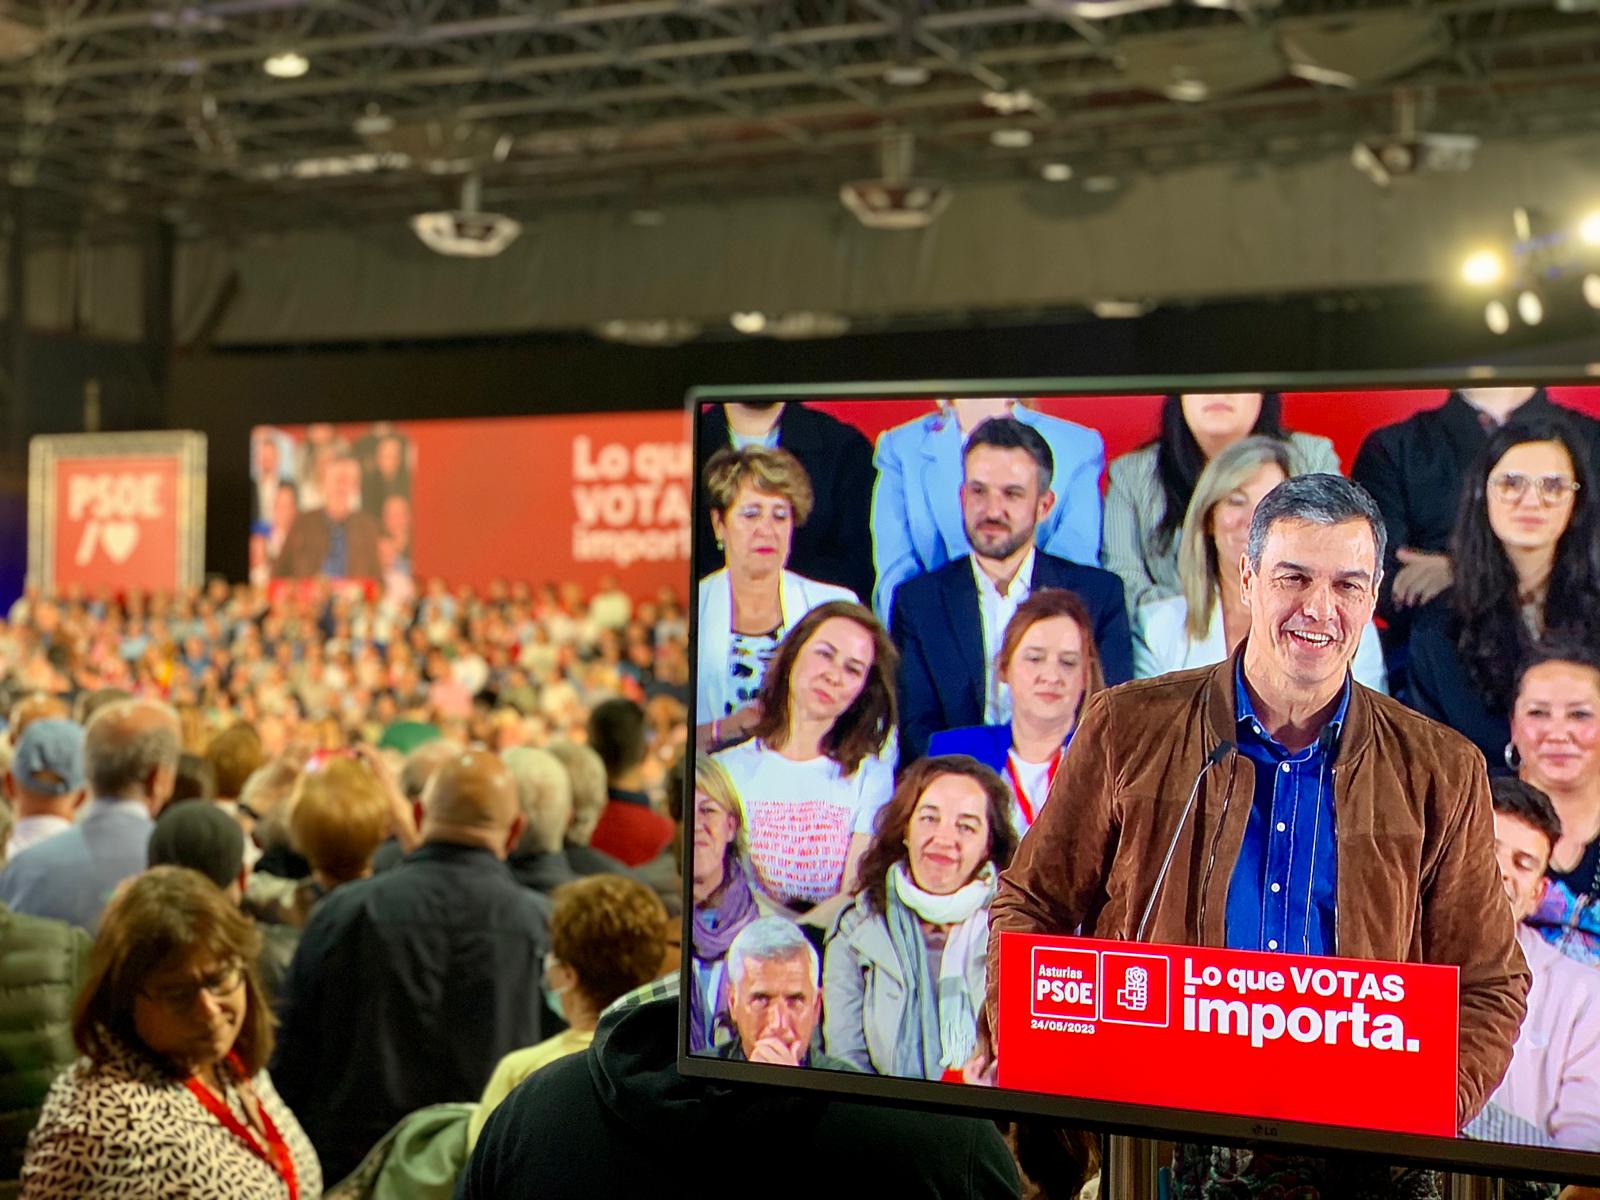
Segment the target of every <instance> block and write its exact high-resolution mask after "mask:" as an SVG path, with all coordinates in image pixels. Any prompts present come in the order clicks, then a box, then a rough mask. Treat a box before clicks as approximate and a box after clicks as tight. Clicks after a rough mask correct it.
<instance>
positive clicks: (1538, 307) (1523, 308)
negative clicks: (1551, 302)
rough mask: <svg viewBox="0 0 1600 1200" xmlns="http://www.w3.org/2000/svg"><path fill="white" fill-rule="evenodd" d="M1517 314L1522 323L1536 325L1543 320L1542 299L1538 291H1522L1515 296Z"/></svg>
mask: <svg viewBox="0 0 1600 1200" xmlns="http://www.w3.org/2000/svg"><path fill="white" fill-rule="evenodd" d="M1517 316H1519V317H1521V318H1522V323H1523V324H1524V325H1537V324H1538V323H1539V322H1540V321H1542V320H1544V301H1543V300H1541V299H1539V293H1538V292H1523V293H1521V294H1520V295H1518V297H1517Z"/></svg>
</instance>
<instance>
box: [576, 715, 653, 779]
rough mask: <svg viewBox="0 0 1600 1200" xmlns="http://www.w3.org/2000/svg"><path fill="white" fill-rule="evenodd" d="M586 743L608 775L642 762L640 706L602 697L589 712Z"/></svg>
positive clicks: (641, 717)
mask: <svg viewBox="0 0 1600 1200" xmlns="http://www.w3.org/2000/svg"><path fill="white" fill-rule="evenodd" d="M589 745H591V746H593V747H594V750H595V753H596V754H598V755H599V756H600V761H601V762H603V763H605V765H606V775H607V776H608V777H610V778H615V777H616V776H618V775H620V774H622V773H623V772H624V771H630V770H632V769H633V768H634V767H637V766H638V765H639V764H640V763H642V762H643V761H644V750H645V747H644V709H642V708H640V707H639V706H638V705H637V704H635V703H634V702H633V701H632V700H623V699H615V700H605V701H602V702H601V703H599V704H597V705H595V707H594V711H593V712H592V713H590V714H589Z"/></svg>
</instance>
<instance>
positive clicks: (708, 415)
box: [694, 403, 877, 604]
mask: <svg viewBox="0 0 1600 1200" xmlns="http://www.w3.org/2000/svg"><path fill="white" fill-rule="evenodd" d="M728 445H730V443H729V441H728V417H727V414H726V413H724V412H723V410H722V407H721V406H720V405H715V406H713V407H711V408H709V409H707V410H706V411H705V412H703V413H701V414H700V433H699V438H698V441H697V443H696V446H695V463H696V465H697V466H698V467H700V468H701V469H704V467H705V464H706V462H707V460H708V459H710V457H711V456H712V455H713V454H715V453H716V452H717V451H718V450H721V449H722V448H723V447H725V446H728ZM778 446H779V447H780V448H781V449H784V450H787V451H788V452H789V453H790V454H792V455H794V456H795V457H796V458H798V459H799V460H800V465H801V466H802V467H804V468H805V469H806V474H808V475H809V476H811V490H812V491H813V492H814V493H815V494H816V504H815V506H814V507H813V508H812V510H811V516H810V519H808V520H807V521H806V523H805V524H804V525H802V526H801V527H800V528H799V529H797V530H795V532H794V546H793V548H792V549H791V550H790V552H789V562H788V564H787V565H788V569H789V570H791V571H794V572H796V573H797V574H800V575H804V576H805V577H806V578H808V579H820V580H821V581H822V582H824V583H836V584H839V585H840V586H841V587H847V588H849V589H850V590H851V591H853V592H854V593H855V594H856V595H857V596H859V597H861V603H863V604H871V603H872V585H873V581H874V580H875V578H876V574H875V572H874V569H873V566H872V484H873V481H874V480H875V479H876V478H877V472H876V471H874V470H873V467H872V443H871V442H869V441H867V439H866V437H865V435H863V434H862V433H861V432H860V431H859V430H857V429H856V428H855V427H854V426H851V425H846V424H845V423H844V422H843V421H840V420H838V419H837V418H835V417H830V416H829V415H828V414H827V413H821V412H817V411H816V410H814V409H810V408H807V407H806V406H805V405H803V404H797V403H790V404H786V405H785V406H784V409H783V415H782V416H781V417H779V418H778ZM695 521H696V524H697V525H698V528H697V530H696V532H695V539H696V540H695V556H694V577H695V578H696V579H704V578H705V577H706V576H707V575H709V574H711V572H713V571H715V570H716V569H717V568H719V567H721V566H722V565H723V561H722V552H721V551H720V550H718V549H717V543H716V537H715V535H714V534H713V533H712V531H711V510H710V508H709V507H708V506H707V505H706V504H704V503H702V504H701V505H700V507H699V511H698V514H697V515H696V517H695Z"/></svg>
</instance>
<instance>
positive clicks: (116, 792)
mask: <svg viewBox="0 0 1600 1200" xmlns="http://www.w3.org/2000/svg"><path fill="white" fill-rule="evenodd" d="M178 752H179V733H178V716H177V714H176V713H174V712H173V711H172V709H171V708H169V707H168V706H167V705H165V704H161V703H158V702H156V701H153V700H123V701H120V702H118V703H116V704H111V705H108V706H106V707H105V708H103V709H101V710H100V711H99V712H98V713H96V714H95V717H94V719H93V720H92V721H91V722H90V723H89V728H88V730H87V732H86V733H85V735H84V746H83V757H84V769H85V774H86V775H87V776H88V780H89V795H90V797H91V798H90V800H89V803H88V804H87V805H86V806H85V808H84V813H83V816H82V819H80V820H79V821H78V823H77V824H76V825H74V826H73V827H72V828H71V829H69V830H67V831H66V832H64V833H59V834H57V835H56V836H55V837H52V838H49V839H47V840H46V841H43V842H40V843H39V844H38V845H36V846H34V847H32V848H31V849H28V850H24V851H23V852H22V853H21V854H19V855H17V857H16V858H15V859H14V860H13V861H11V862H10V863H8V864H7V865H6V868H5V870H4V871H0V903H4V904H6V905H7V906H9V907H10V908H11V909H12V910H13V911H15V912H21V913H27V914H29V915H30V916H35V917H55V918H56V919H57V920H61V921H66V922H67V923H68V924H71V925H76V926H78V927H79V928H80V929H85V930H88V931H89V932H91V933H92V932H94V928H95V926H96V925H97V924H98V923H99V921H100V911H101V909H103V908H104V907H105V904H106V901H107V900H109V899H110V898H111V893H112V892H113V891H114V890H115V889H116V887H117V885H118V884H119V883H121V882H122V881H123V880H124V879H127V878H129V877H130V876H133V875H137V874H139V872H141V871H143V870H144V869H145V851H146V847H147V846H148V844H149V841H150V832H151V829H152V828H153V827H154V824H155V818H156V815H157V814H158V813H160V811H161V808H162V806H163V805H164V804H166V802H167V799H168V798H169V797H170V796H171V795H172V785H173V783H174V781H175V780H176V779H177V774H178Z"/></svg>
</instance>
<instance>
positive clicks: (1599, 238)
mask: <svg viewBox="0 0 1600 1200" xmlns="http://www.w3.org/2000/svg"><path fill="white" fill-rule="evenodd" d="M1578 239H1579V240H1580V241H1581V242H1583V244H1584V245H1586V246H1600V210H1596V211H1595V212H1592V213H1590V214H1589V215H1588V216H1586V217H1584V218H1583V220H1581V221H1579V222H1578Z"/></svg>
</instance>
